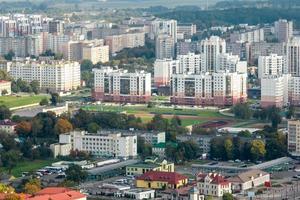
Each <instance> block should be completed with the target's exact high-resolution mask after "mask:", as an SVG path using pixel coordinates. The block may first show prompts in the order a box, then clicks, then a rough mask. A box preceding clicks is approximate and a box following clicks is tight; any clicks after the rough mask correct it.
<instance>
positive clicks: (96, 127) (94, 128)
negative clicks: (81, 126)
mask: <svg viewBox="0 0 300 200" xmlns="http://www.w3.org/2000/svg"><path fill="white" fill-rule="evenodd" d="M100 129H101V127H100V126H99V125H98V124H97V123H95V122H91V123H89V124H88V127H87V131H88V132H89V133H97V131H98V130H100Z"/></svg>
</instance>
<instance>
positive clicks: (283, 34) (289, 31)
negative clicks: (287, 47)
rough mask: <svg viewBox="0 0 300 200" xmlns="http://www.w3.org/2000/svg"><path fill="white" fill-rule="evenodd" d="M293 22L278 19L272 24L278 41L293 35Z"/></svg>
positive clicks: (285, 40) (283, 40)
mask: <svg viewBox="0 0 300 200" xmlns="http://www.w3.org/2000/svg"><path fill="white" fill-rule="evenodd" d="M293 29H294V28H293V22H292V21H288V20H285V19H280V20H278V21H276V22H275V24H274V32H275V36H276V38H277V39H278V41H279V42H287V41H288V40H289V39H290V38H291V37H293Z"/></svg>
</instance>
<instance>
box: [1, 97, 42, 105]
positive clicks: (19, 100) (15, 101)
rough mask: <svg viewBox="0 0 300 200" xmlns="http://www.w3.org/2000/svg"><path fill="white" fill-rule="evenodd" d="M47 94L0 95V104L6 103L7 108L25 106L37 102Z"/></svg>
mask: <svg viewBox="0 0 300 200" xmlns="http://www.w3.org/2000/svg"><path fill="white" fill-rule="evenodd" d="M46 96H47V95H32V96H3V97H0V105H6V106H7V107H9V108H14V107H20V106H26V105H30V104H34V103H39V102H40V101H41V99H43V98H45V97H46Z"/></svg>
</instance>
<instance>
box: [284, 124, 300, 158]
mask: <svg viewBox="0 0 300 200" xmlns="http://www.w3.org/2000/svg"><path fill="white" fill-rule="evenodd" d="M287 146H288V152H289V154H290V155H292V156H295V157H299V156H300V121H299V120H290V121H288V137H287Z"/></svg>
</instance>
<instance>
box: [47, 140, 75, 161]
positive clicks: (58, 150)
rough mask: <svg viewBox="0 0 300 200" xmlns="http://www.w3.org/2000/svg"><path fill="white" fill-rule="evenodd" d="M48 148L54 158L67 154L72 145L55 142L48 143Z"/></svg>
mask: <svg viewBox="0 0 300 200" xmlns="http://www.w3.org/2000/svg"><path fill="white" fill-rule="evenodd" d="M50 149H51V151H52V153H53V157H54V158H56V157H57V156H68V155H70V151H71V150H72V145H71V144H60V143H55V144H51V145H50Z"/></svg>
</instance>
